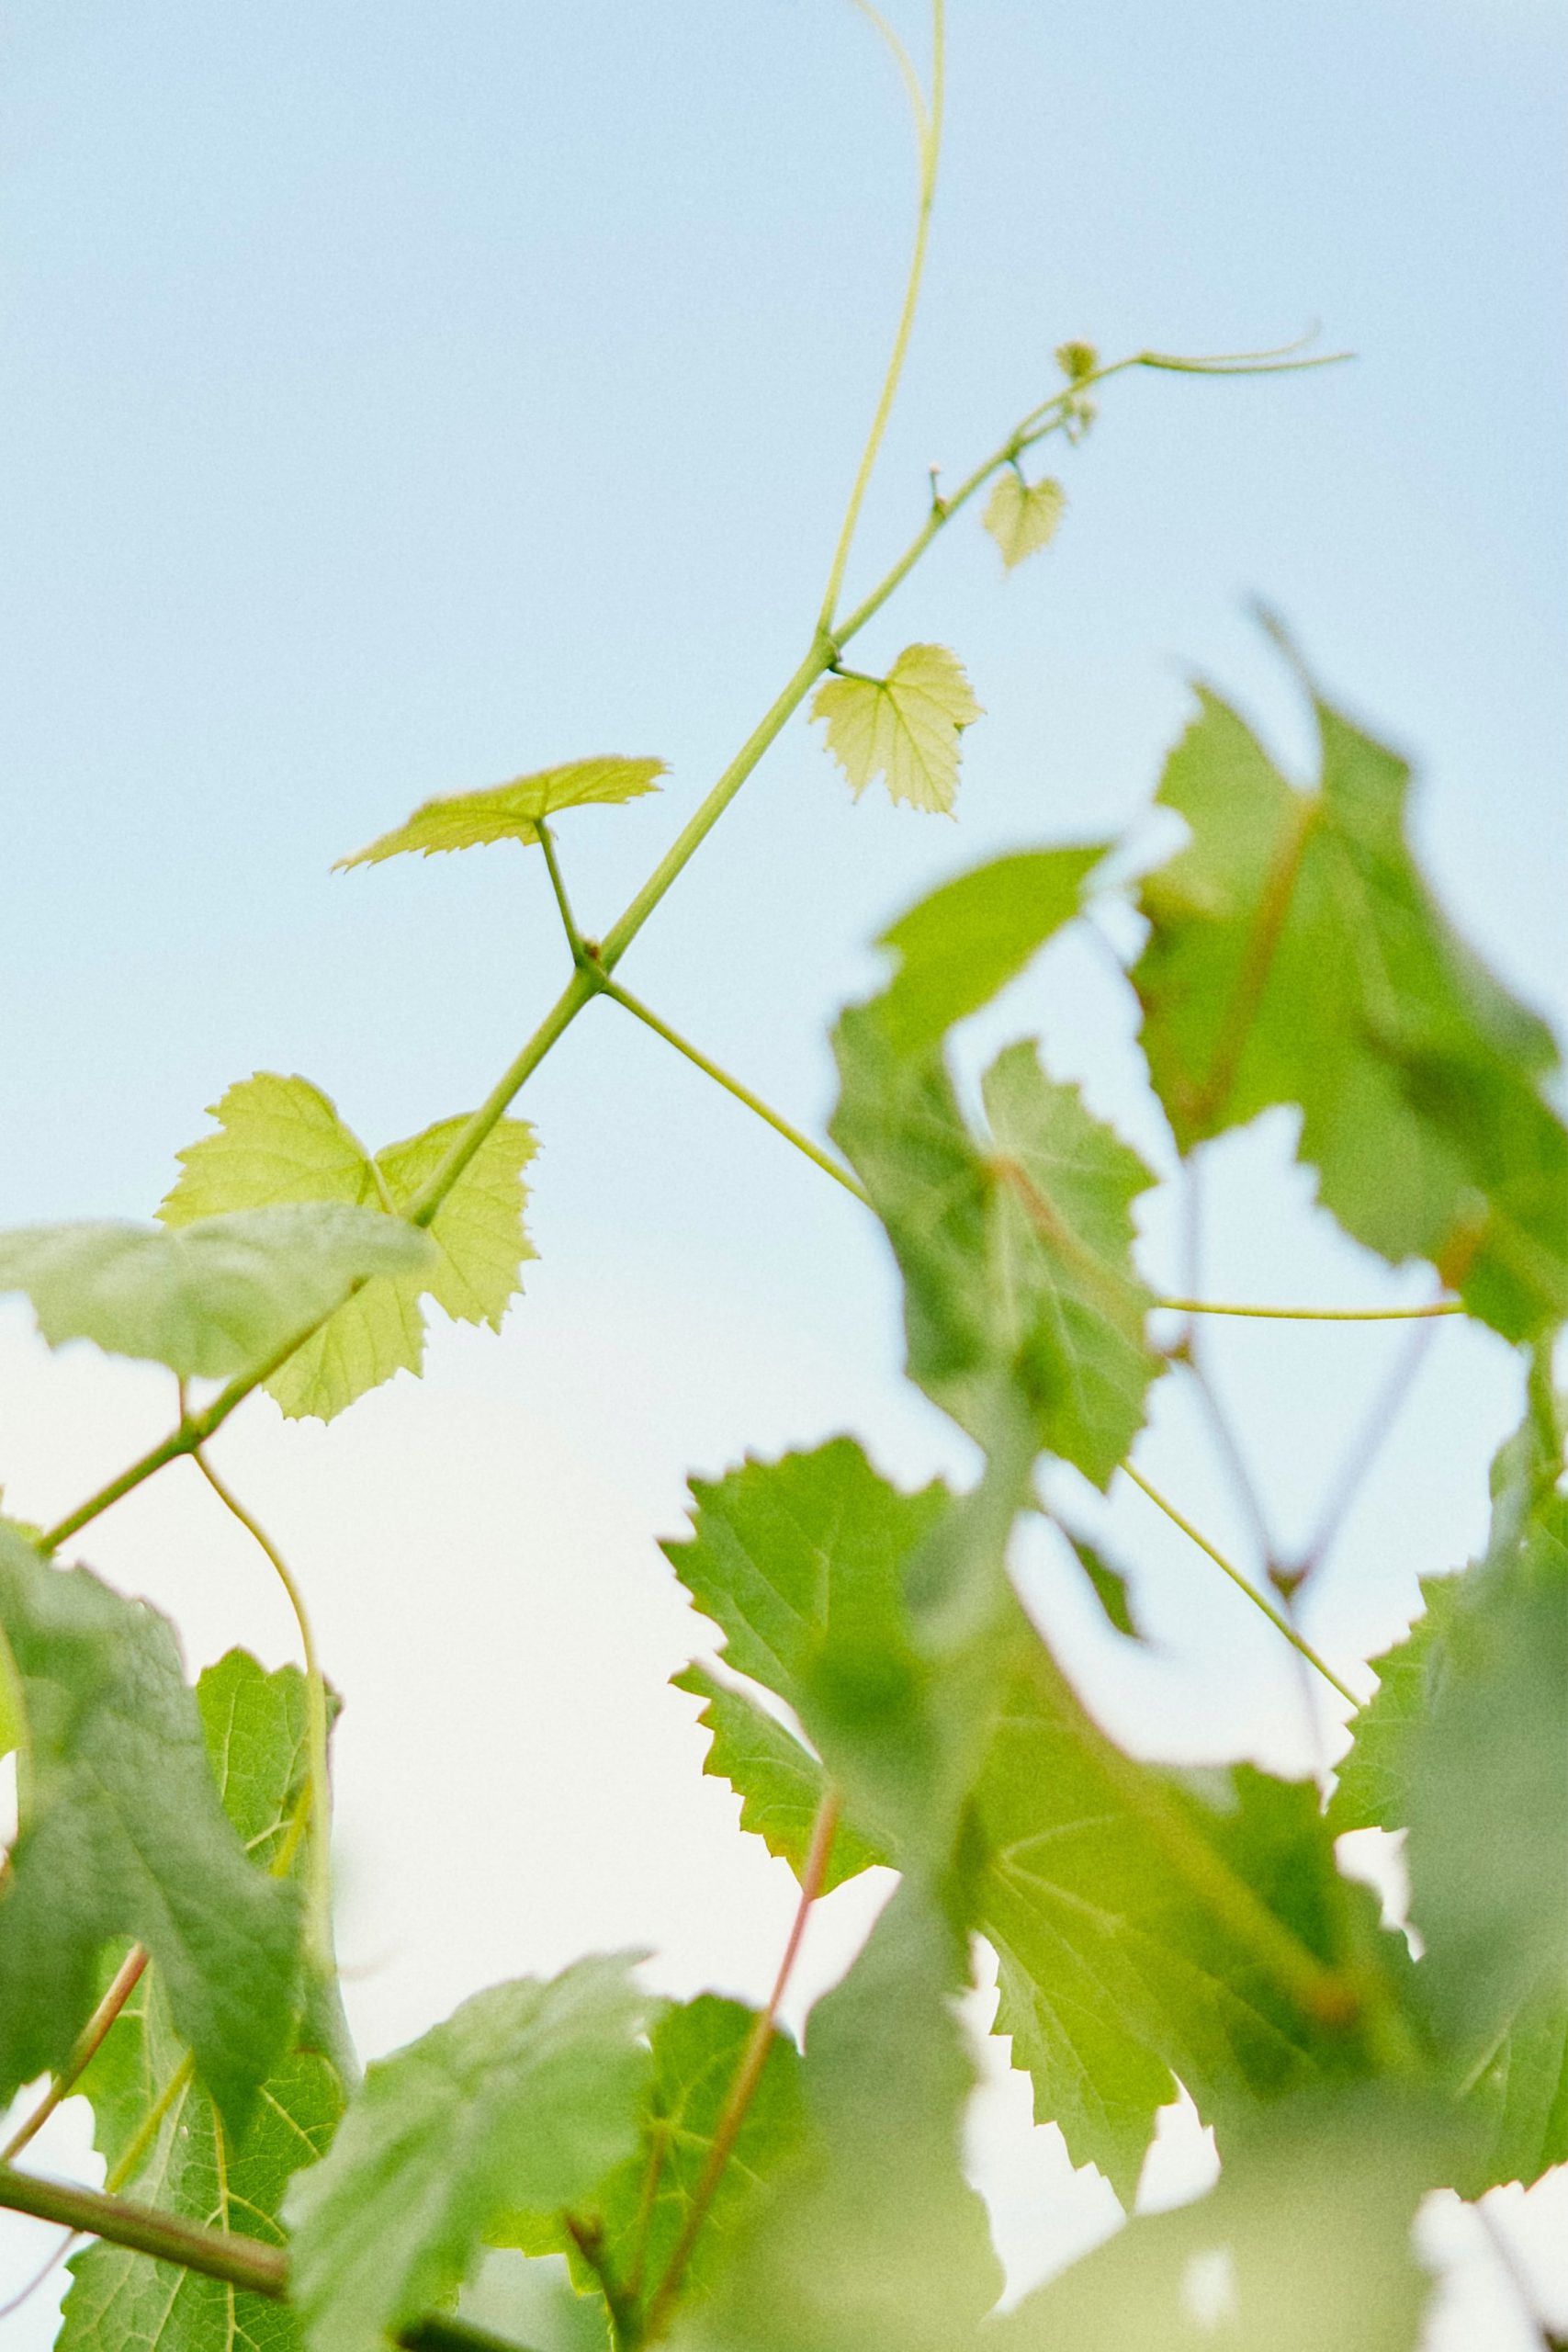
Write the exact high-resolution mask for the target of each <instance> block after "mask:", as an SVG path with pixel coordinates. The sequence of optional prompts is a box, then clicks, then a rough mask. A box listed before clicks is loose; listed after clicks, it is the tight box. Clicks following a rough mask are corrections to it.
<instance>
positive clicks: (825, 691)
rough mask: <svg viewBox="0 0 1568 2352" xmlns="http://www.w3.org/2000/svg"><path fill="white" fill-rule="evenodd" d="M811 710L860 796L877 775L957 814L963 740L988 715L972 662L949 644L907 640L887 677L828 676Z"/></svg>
mask: <svg viewBox="0 0 1568 2352" xmlns="http://www.w3.org/2000/svg"><path fill="white" fill-rule="evenodd" d="M811 716H812V718H820V719H824V720H825V721H826V722H827V728H828V749H829V751H830V752H832V754H833V757H834V758H835V759H836V760H837V761H838V763H839V765H840V767H841V768H842V769H843V771H844V774H845V775H846V776H848V778H849V780H850V789H851V791H852V793H853V794H854V796H855V798H856V799H857V800H858V799H859V798H860V796H861V794H862V793H863V791H864V790H865V787H866V786H867V785H868V784H870V782H871V781H872V779H873V777H874V776H878V775H880V776H884V777H886V782H887V791H888V796H889V797H890V798H891V799H893V800H894V801H899V800H907V801H908V803H909V805H910V806H911V807H912V808H915V809H930V810H931V811H933V812H937V813H940V814H942V815H943V816H951V815H952V813H953V800H954V798H955V797H956V796H957V792H958V739H959V737H960V736H961V735H962V734H963V732H964V729H965V728H966V727H972V726H973V725H974V723H975V721H976V719H977V718H982V717H983V716H984V714H983V712H982V710H981V708H980V706H979V704H978V703H977V702H976V699H975V696H974V694H973V692H972V691H971V688H970V684H969V681H968V679H967V678H966V677H965V676H964V665H963V663H962V662H960V661H959V660H958V659H957V657H956V655H954V654H952V653H950V652H949V651H948V650H947V648H946V647H945V646H943V645H907V646H906V647H905V648H904V650H903V652H902V653H900V655H899V656H898V659H897V662H894V664H893V667H892V668H891V670H889V672H888V673H887V675H886V678H867V677H863V676H862V675H861V674H860V673H858V672H853V671H850V672H845V673H843V674H842V675H840V676H838V677H832V678H826V679H824V681H823V683H822V684H821V685H819V686H818V689H817V693H816V695H815V696H814V698H813V700H812V705H811Z"/></svg>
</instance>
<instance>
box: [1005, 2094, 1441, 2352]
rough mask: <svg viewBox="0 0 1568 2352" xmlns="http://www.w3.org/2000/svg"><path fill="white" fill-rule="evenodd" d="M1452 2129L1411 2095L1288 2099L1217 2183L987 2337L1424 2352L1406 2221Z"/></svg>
mask: <svg viewBox="0 0 1568 2352" xmlns="http://www.w3.org/2000/svg"><path fill="white" fill-rule="evenodd" d="M1453 2137H1454V2135H1453V2130H1452V2123H1451V2120H1450V2118H1449V2117H1448V2116H1447V2115H1446V2114H1445V2113H1444V2111H1443V2110H1442V2109H1440V2108H1439V2107H1438V2106H1436V2105H1435V2104H1434V2103H1429V2102H1428V2101H1427V2100H1425V2099H1423V2098H1421V2097H1420V2096H1419V2095H1417V2094H1415V2093H1412V2092H1411V2091H1410V2090H1408V2089H1407V2088H1405V2087H1404V2086H1403V2085H1396V2084H1393V2083H1378V2084H1368V2085H1365V2086H1360V2087H1359V2088H1358V2089H1355V2090H1351V2091H1339V2092H1337V2093H1331V2094H1325V2093H1313V2094H1308V2095H1306V2096H1304V2097H1301V2098H1292V2099H1291V2100H1289V2101H1288V2102H1286V2103H1285V2104H1284V2105H1283V2106H1281V2107H1280V2108H1279V2109H1277V2110H1276V2111H1274V2112H1273V2113H1271V2114H1270V2115H1269V2117H1268V2118H1267V2119H1266V2120H1264V2121H1263V2123H1262V2124H1261V2125H1260V2126H1258V2127H1256V2128H1255V2129H1254V2131H1253V2132H1252V2134H1251V2135H1250V2136H1249V2138H1248V2139H1247V2142H1246V2143H1244V2144H1243V2145H1242V2146H1241V2147H1240V2148H1239V2149H1238V2150H1237V2151H1236V2152H1235V2154H1234V2155H1232V2156H1229V2157H1227V2159H1226V2162H1225V2168H1224V2172H1223V2173H1222V2175H1221V2177H1220V2181H1219V2185H1218V2187H1217V2188H1213V2189H1212V2190H1211V2191H1210V2192H1209V2194H1208V2195H1207V2196H1206V2197H1201V2198H1199V2199H1196V2200H1195V2201H1194V2202H1193V2203H1191V2204H1188V2205H1180V2206H1179V2207H1177V2209H1176V2210H1175V2211H1174V2212H1167V2213H1158V2214H1152V2215H1149V2216H1147V2217H1146V2218H1144V2219H1141V2220H1138V2221H1135V2222H1131V2223H1130V2224H1129V2225H1128V2227H1127V2228H1126V2229H1124V2230H1122V2231H1120V2232H1119V2233H1117V2235H1116V2236H1115V2237H1113V2238H1111V2241H1110V2242H1109V2244H1108V2245H1102V2246H1100V2247H1098V2248H1097V2249H1096V2250H1095V2252H1094V2253H1092V2254H1090V2255H1088V2256H1085V2257H1084V2258H1083V2259H1082V2260H1081V2261H1079V2262H1077V2263H1074V2264H1073V2265H1072V2267H1070V2268H1069V2269H1067V2270H1066V2271H1064V2272H1063V2273H1062V2274H1061V2276H1060V2277H1059V2278H1054V2279H1052V2280H1051V2281H1050V2283H1049V2284H1048V2285H1046V2286H1044V2287H1042V2288H1040V2289H1038V2290H1036V2292H1035V2293H1033V2294H1032V2295H1029V2296H1026V2297H1025V2299H1024V2301H1022V2302H1021V2304H1019V2306H1018V2308H1017V2309H1016V2310H1015V2311H1013V2312H1010V2313H1009V2314H1008V2316H1007V2317H1006V2318H1005V2319H1002V2320H1000V2321H999V2322H998V2324H996V2326H995V2327H994V2328H992V2329H991V2330H990V2331H989V2332H988V2335H987V2342H988V2343H989V2344H990V2345H991V2346H994V2348H995V2352H1145V2347H1147V2352H1155V2348H1156V2347H1157V2352H1221V2347H1223V2352H1329V2347H1330V2346H1332V2352H1414V2347H1415V2346H1416V2341H1417V2339H1418V2336H1419V2335H1420V2331H1421V2323H1422V2318H1423V2315H1424V2313H1425V2312H1426V2309H1427V2302H1428V2301H1429V2299H1430V2295H1431V2291H1432V2281H1431V2278H1430V2277H1429V2275H1428V2274H1427V2271H1426V2270H1424V2269H1423V2268H1422V2267H1421V2266H1420V2264H1419V2263H1418V2262H1417V2260H1416V2252H1415V2248H1414V2247H1413V2245H1412V2244H1411V2224H1412V2222H1414V2220H1415V2216H1416V2206H1417V2204H1418V2203H1419V2202H1420V2199H1421V2198H1422V2196H1423V2195H1424V2193H1425V2192H1426V2191H1427V2189H1428V2188H1432V2187H1433V2186H1435V2185H1436V2184H1437V2183H1438V2182H1439V2181H1441V2180H1443V2179H1445V2178H1446V2177H1448V2174H1449V2169H1450V2165H1451V2158H1452V2153H1453V2144H1452V2143H1453Z"/></svg>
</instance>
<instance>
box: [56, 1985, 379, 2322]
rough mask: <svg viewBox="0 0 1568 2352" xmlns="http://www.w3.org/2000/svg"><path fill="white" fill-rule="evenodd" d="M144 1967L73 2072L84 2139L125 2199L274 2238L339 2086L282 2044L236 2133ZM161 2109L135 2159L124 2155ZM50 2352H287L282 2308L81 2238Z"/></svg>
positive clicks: (279, 2237) (328, 2133)
mask: <svg viewBox="0 0 1568 2352" xmlns="http://www.w3.org/2000/svg"><path fill="white" fill-rule="evenodd" d="M182 2059H183V2052H182V2050H181V2046H180V2041H179V2038H178V2036H177V2035H176V2034H175V2031H174V2030H173V2027H172V2025H171V2024H170V2021H169V2014H168V2004H167V2001H166V1999H165V1997H164V1994H163V1991H162V1989H161V1987H160V1985H159V1984H158V1982H157V1980H156V1976H155V1973H150V1974H149V1975H148V1976H144V1977H143V1978H142V1980H141V1984H140V1985H138V1986H137V1988H136V1990H135V1992H134V1993H133V1994H132V1995H131V1996H130V2002H129V2003H128V2004H127V2007H126V2008H125V2009H124V2011H122V2013H121V2015H120V2018H119V2019H118V2022H117V2023H116V2024H115V2026H114V2027H113V2029H112V2030H111V2031H110V2033H109V2035H108V2038H107V2041H106V2042H105V2043H104V2046H103V2048H102V2050H101V2051H100V2052H99V2053H98V2055H97V2057H96V2059H95V2060H94V2062H93V2064H92V2066H91V2067H90V2068H89V2070H88V2074H87V2075H86V2077H85V2080H84V2083H83V2088H84V2090H85V2092H86V2094H87V2096H88V2098H90V2099H91V2100H92V2102H93V2109H94V2118H95V2121H96V2127H97V2128H96V2144H97V2146H98V2147H99V2148H100V2150H101V2151H102V2152H103V2154H104V2155H105V2156H106V2157H107V2159H108V2163H109V2166H110V2171H111V2176H112V2177H115V2178H116V2180H117V2185H118V2187H119V2188H123V2190H124V2191H125V2193H126V2194H127V2195H129V2196H133V2197H135V2198H137V2199H140V2200H141V2201H142V2202H144V2203H147V2204H152V2205H156V2206H158V2207H159V2208H160V2209H161V2210H162V2211H164V2212H167V2213H175V2214H178V2215H179V2216H181V2217H182V2218H183V2219H187V2220H190V2221H196V2222H205V2223H207V2224H208V2226H209V2227H210V2228H212V2229H220V2230H234V2231H238V2232H239V2233H241V2234H242V2235H243V2236H246V2237H253V2238H261V2239H263V2240H265V2242H266V2243H267V2244H268V2245H281V2244H282V2243H283V2241H284V2233H283V2231H282V2228H281V2227H280V2225H279V2223H278V2222H277V2219H276V2215H277V2210H278V2206H279V2204H280V2203H281V2201H282V2198H283V2193H284V2189H285V2188H286V2187H287V2185H288V2180H289V2177H290V2176H291V2175H293V2174H294V2173H297V2172H298V2171H299V2169H300V2167H301V2166H302V2165H312V2164H315V2163H316V2162H317V2161H318V2160H319V2159H320V2158H321V2156H322V2155H323V2154H325V2152H326V2150H327V2148H328V2146H329V2145H330V2143H331V2141H332V2138H333V2131H335V2129H336V2127H337V2122H338V2118H339V2116H340V2115H341V2113H342V2111H343V2099H344V2094H343V2086H342V2084H341V2082H340V2081H339V2079H338V2075H337V2073H336V2070H335V2068H334V2067H333V2064H332V2063H331V2061H330V2060H329V2059H328V2058H326V2057H325V2056H324V2055H322V2053H321V2052H319V2051H314V2050H306V2049H296V2050H294V2051H293V2052H291V2053H290V2054H289V2055H288V2057H287V2058H284V2059H282V2060H281V2061H280V2062H279V2063H278V2064H277V2065H276V2067H275V2068H274V2069H273V2072H272V2073H271V2074H270V2075H268V2077H267V2080H266V2082H265V2084H264V2085H263V2086H262V2091H261V2096H260V2098H259V2100H258V2101H257V2105H256V2109H255V2112H254V2115H253V2116H252V2117H251V2119H250V2121H249V2122H248V2124H247V2125H246V2126H245V2128H244V2130H243V2132H242V2133H240V2134H239V2135H238V2136H237V2137H236V2136H235V2135H233V2134H231V2132H229V2131H227V2130H226V2128H225V2126H224V2125H223V2123H222V2122H221V2120H220V2118H219V2115H218V2112H217V2110H216V2109H215V2108H214V2107H213V2105H212V2102H211V2100H210V2099H209V2098H207V2096H206V2095H205V2093H204V2092H203V2091H202V2090H201V2088H200V2086H199V2085H198V2084H197V2083H196V2082H194V2081H192V2080H191V2079H190V2078H189V2075H188V2071H187V2070H185V2069H183V2067H182ZM164 2101H166V2104H165V2105H164V2107H163V2112H162V2115H161V2116H160V2117H159V2119H158V2120H157V2122H156V2125H155V2128H154V2129H152V2131H151V2132H150V2133H149V2134H148V2136H147V2140H146V2145H145V2149H144V2152H143V2153H142V2154H141V2158H140V2161H132V2162H131V2163H130V2165H129V2167H128V2168H126V2169H123V2170H121V2169H120V2167H122V2166H124V2165H125V2160H126V2159H127V2157H128V2155H131V2154H132V2152H133V2148H134V2143H135V2141H136V2139H137V2137H138V2135H139V2134H141V2131H142V2130H143V2128H144V2126H145V2125H146V2124H148V2123H149V2122H150V2121H151V2120H152V2118H153V2117H154V2115H155V2113H156V2111H157V2109H158V2108H159V2106H160V2104H161V2103H162V2102H164ZM71 2267H72V2269H73V2272H74V2273H75V2283H74V2285H73V2287H72V2289H71V2291H70V2293H69V2295H68V2296H67V2297H66V2300H65V2306H64V2325H63V2327H62V2331H61V2334H60V2336H59V2338H58V2347H57V2352H294V2347H295V2346H298V2345H299V2340H300V2339H299V2322H298V2320H297V2318H296V2317H295V2314H294V2313H293V2312H291V2311H290V2310H288V2307H287V2306H285V2305H283V2304H280V2303H276V2302H272V2301H268V2300H266V2299H265V2297H263V2296H260V2295H254V2294H250V2293H247V2292H245V2291H244V2290H241V2289H236V2288H232V2287H228V2286H224V2285H223V2284H221V2283H220V2281H219V2280H218V2279H216V2278H199V2277H197V2274H196V2273H195V2272H194V2271H190V2270H185V2269H180V2268H177V2267H175V2266H174V2265H173V2264H168V2263H162V2262H149V2261H148V2260H147V2259H146V2258H145V2257H144V2256H141V2255H138V2254H131V2253H129V2252H127V2250H126V2249H125V2248H124V2247H122V2246H114V2245H105V2244H100V2245H93V2246H89V2247H88V2248H87V2250H86V2251H85V2253H83V2254H79V2255H78V2256H76V2257H75V2259H74V2261H73V2264H72V2266H71Z"/></svg>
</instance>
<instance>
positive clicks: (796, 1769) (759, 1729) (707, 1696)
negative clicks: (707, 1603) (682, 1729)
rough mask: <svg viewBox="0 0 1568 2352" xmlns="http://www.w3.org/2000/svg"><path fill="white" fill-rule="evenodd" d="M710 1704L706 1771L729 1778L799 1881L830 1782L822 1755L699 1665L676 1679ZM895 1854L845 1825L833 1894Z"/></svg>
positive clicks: (745, 1815)
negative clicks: (709, 1738) (823, 1768)
mask: <svg viewBox="0 0 1568 2352" xmlns="http://www.w3.org/2000/svg"><path fill="white" fill-rule="evenodd" d="M674 1685H675V1688H676V1690H677V1691H691V1692H692V1693H693V1694H694V1696H695V1697H697V1698H699V1699H701V1700H702V1701H703V1702H705V1703H704V1706H703V1711H702V1713H701V1714H700V1715H699V1716H698V1718H697V1721H698V1722H699V1723H700V1724H702V1726H703V1728H704V1729H705V1731H708V1732H711V1733H712V1735H713V1744H712V1746H711V1747H709V1749H708V1752H707V1756H706V1758H705V1760H704V1763H703V1770H704V1771H705V1772H708V1773H711V1774H712V1775H713V1777H714V1778H715V1779H716V1780H720V1781H728V1783H729V1785H730V1787H731V1788H732V1789H733V1790H734V1791H735V1792H736V1794H737V1795H738V1796H739V1799H740V1826H741V1828H742V1829H749V1830H750V1831H751V1833H752V1834H753V1836H755V1837H758V1838H761V1840H762V1842H763V1844H764V1845H765V1846H766V1847H767V1849H768V1851H769V1853H770V1854H776V1855H778V1856H779V1857H780V1858H781V1859H782V1860H784V1861H786V1862H787V1863H788V1864H789V1866H790V1868H791V1870H792V1871H794V1872H795V1876H796V1878H799V1876H800V1875H801V1872H802V1871H803V1870H804V1869H805V1867H806V1858H807V1854H808V1853H809V1852H810V1849H811V1833H812V1830H813V1828H814V1826H816V1821H817V1816H818V1812H819V1810H820V1808H821V1804H822V1799H823V1796H824V1795H825V1794H826V1792H827V1785H828V1784H827V1780H826V1777H825V1775H824V1773H823V1770H822V1766H821V1762H820V1759H819V1758H817V1757H815V1756H813V1754H812V1753H811V1750H810V1749H809V1748H808V1747H805V1746H803V1744H802V1743H801V1741H799V1740H798V1739H796V1737H795V1735H794V1733H793V1732H791V1731H789V1730H788V1729H786V1727H785V1726H784V1724H781V1723H780V1722H779V1721H778V1720H777V1718H776V1717H774V1716H773V1715H770V1714H769V1713H767V1712H766V1711H765V1710H764V1709H763V1708H761V1707H760V1706H759V1705H758V1704H757V1702H756V1701H755V1700H754V1699H750V1698H748V1697H747V1695H746V1693H745V1692H744V1691H738V1690H734V1689H732V1688H731V1687H730V1686H729V1685H728V1684H727V1683H723V1682H717V1681H716V1680H715V1679H714V1678H713V1676H712V1675H710V1674H705V1672H704V1671H703V1669H702V1668H701V1667H699V1666H690V1667H688V1668H686V1671H685V1672H684V1674H678V1675H676V1676H675V1678H674ZM890 1860H892V1856H891V1855H890V1854H889V1853H888V1852H887V1851H886V1849H884V1848H883V1847H881V1846H879V1845H877V1844H876V1843H875V1841H874V1840H873V1839H871V1838H864V1837H863V1836H862V1835H861V1833H860V1831H859V1830H858V1829H857V1828H856V1827H855V1826H854V1825H853V1824H852V1822H847V1821H845V1822H840V1825H839V1828H838V1832H837V1834H836V1836H835V1837H834V1839H833V1844H832V1848H831V1849H830V1851H829V1856H828V1863H827V1868H826V1870H825V1871H823V1874H822V1892H823V1894H830V1893H831V1892H832V1890H833V1888H834V1887H836V1886H841V1885H842V1883H843V1882H844V1881H845V1879H848V1878H854V1877H856V1876H857V1875H858V1873H859V1872H860V1871H863V1870H869V1869H870V1868H871V1867H872V1866H873V1864H874V1863H877V1862H886V1861H890Z"/></svg>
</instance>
